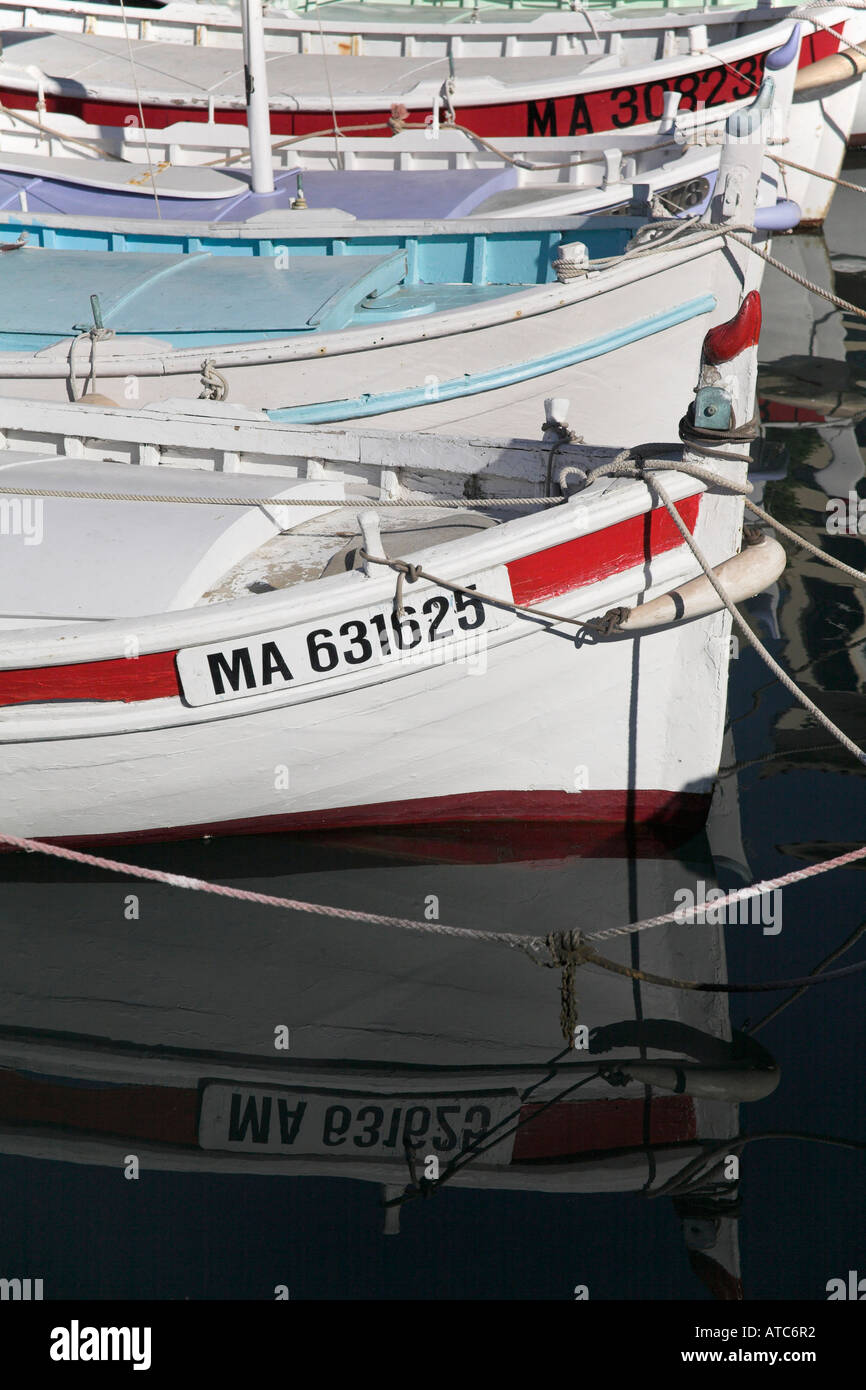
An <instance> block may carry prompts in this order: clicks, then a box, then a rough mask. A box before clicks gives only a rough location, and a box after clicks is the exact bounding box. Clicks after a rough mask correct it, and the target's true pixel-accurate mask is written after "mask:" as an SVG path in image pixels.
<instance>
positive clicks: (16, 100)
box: [0, 34, 838, 139]
mask: <svg viewBox="0 0 866 1390" xmlns="http://www.w3.org/2000/svg"><path fill="white" fill-rule="evenodd" d="M816 37H822V36H816ZM823 37H826V39H827V40H828V41H829V42H830V44H833V43H834V40H833V39H832V38H831V36H830V35H829V34H827V35H826V36H823ZM835 44H836V47H837V48H838V39H837V40H835ZM819 47H821V56H822V57H824V56H826V53H827V52H834V51H835V49H832V48H831V49H826V48H825V47H824V46H821V45H819ZM766 56H767V55H766V54H765V53H757V54H753V55H752V56H750V57H748V58H740V59H738V60H737V62H736V63H733V64H731V65H730V66H720V65H718V64H717V65H714V66H710V67H706V68H702V69H699V70H696V71H694V72H690V73H683V74H682V75H680V76H679V77H675V78H667V79H658V80H655V81H652V82H642V83H639V84H637V85H636V86H630V85H622V84H619V85H617V86H614V87H610V88H608V89H607V90H606V91H601V92H579V91H578V92H570V93H567V94H565V95H563V96H559V97H550V98H543V99H541V100H539V101H532V100H526V99H522V100H518V101H508V102H499V103H491V104H489V105H484V106H464V105H460V106H459V107H458V111H457V117H458V120H459V121H460V124H461V125H466V126H469V127H470V128H471V129H472V130H473V131H474V132H475V133H476V134H477V135H500V136H509V135H511V136H516V137H519V138H521V139H522V138H524V137H526V136H532V135H551V136H557V135H587V134H594V133H597V132H599V131H608V130H609V131H616V130H628V129H630V128H632V127H634V126H640V125H644V124H647V123H649V122H654V121H659V120H661V118H662V108H663V102H664V96H665V93H666V92H669V91H676V92H680V93H681V97H682V100H681V103H680V110H681V111H694V110H699V109H700V110H702V109H704V108H706V107H709V108H712V107H714V106H724V105H726V104H727V103H729V102H732V101H743V100H746V99H747V98H749V97H752V96H754V94H755V92H756V91H757V89H758V87H759V86H760V84H761V79H762V77H763V72H764V63H765V61H766ZM808 61H809V62H814V61H815V59H814V58H810V59H809V60H808ZM801 65H803V64H802V63H801ZM0 100H2V102H3V105H4V106H6V107H7V108H10V109H12V110H15V109H16V108H17V109H19V110H26V111H33V110H35V109H36V100H37V98H36V94H35V93H30V92H20V91H16V90H15V89H14V88H9V87H0ZM404 104H406V105H407V106H408V107H409V109H410V115H411V114H412V98H411V97H408V98H407V99H406V101H405V103H404ZM45 107H46V110H47V111H49V112H59V113H62V114H64V115H69V116H78V117H79V118H80V119H81V120H83V121H87V122H89V123H90V124H92V125H102V126H123V125H125V124H126V122H127V119H128V118H129V117H131V118H132V120H133V122H134V123H135V124H136V125H137V124H138V123H139V120H140V117H139V112H138V107H137V105H136V104H135V103H134V102H126V101H104V100H100V99H98V98H91V97H87V96H72V95H69V96H63V95H54V96H52V95H49V94H46V97H45ZM428 110H429V102H427V103H426V104H425V105H423V106H421V107H416V108H415V111H416V113H417V114H419V115H422V114H423V115H426V113H427V111H428ZM143 114H144V120H145V124H146V125H147V127H148V129H150V130H164V129H165V128H166V127H167V126H170V125H174V123H175V122H176V121H179V120H182V121H207V120H208V110H207V106H206V105H202V106H185V105H183V103H177V104H175V105H163V104H148V105H145V106H144V107H143ZM390 115H391V109H390V105H388V106H384V105H383V107H382V109H381V110H374V111H343V110H341V111H338V113H337V120H338V122H339V125H340V127H341V128H343V129H347V128H348V127H350V126H360V127H361V129H360V130H352V131H351V132H350V133H351V134H352V135H353V136H363V135H364V134H365V133H366V132H365V129H364V127H368V128H370V135H371V136H372V135H376V136H381V135H382V134H383V133H384V132H383V129H375V127H383V128H385V129H387V123H388V120H389V118H390ZM214 120H215V121H216V122H217V123H219V124H220V125H225V124H231V125H237V126H244V125H245V113H244V110H243V109H242V108H238V107H234V108H232V107H222V108H220V107H217V108H216V109H215V110H214ZM331 125H332V120H331V117H330V114H329V113H328V112H326V111H277V110H272V111H271V134H272V135H309V134H311V133H313V132H315V131H319V130H327V129H330V128H331Z"/></svg>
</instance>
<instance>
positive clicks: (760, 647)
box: [647, 475, 866, 766]
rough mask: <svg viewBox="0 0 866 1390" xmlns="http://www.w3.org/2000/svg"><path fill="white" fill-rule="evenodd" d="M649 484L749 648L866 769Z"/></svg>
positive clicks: (864, 756)
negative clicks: (771, 650)
mask: <svg viewBox="0 0 866 1390" xmlns="http://www.w3.org/2000/svg"><path fill="white" fill-rule="evenodd" d="M647 481H648V482H649V485H650V487H652V488H653V489H654V490H655V491H656V492H657V493H658V495H659V497H660V498H661V500H662V502H663V503H664V505H665V507H666V509H667V511H668V514H669V516H670V518H671V520H672V521H673V523H674V525H675V526H676V527H677V530H678V531H679V532H680V535H681V536H682V538H683V540H684V541H685V543H686V545H687V546H688V547H689V549H690V550H691V552H692V554H693V555H694V557H695V559H696V560H697V562H698V564H699V565H700V566H701V569H702V570H703V572H704V574H705V575H706V577H707V579H708V580H709V581H710V584H711V585H712V586H713V588H714V589H715V591H716V593H717V594H718V596H719V598H720V599H721V601H722V603H723V604H724V605H725V607H726V608H727V610H728V612H729V613H730V615H731V617H732V618H733V620H734V622H735V623H736V625H737V627H738V628H739V629H740V631H741V632H742V634H743V636H744V637H745V639H746V641H747V642H748V643H749V645H750V646H751V647H753V648H754V649H755V651H756V652H757V653H758V655H759V656H760V658H761V660H762V661H763V662H764V664H765V665H766V666H767V667H769V669H770V670H771V671H772V672H773V675H774V676H775V677H776V679H777V680H778V681H780V682H781V683H782V685H783V686H784V687H785V689H786V690H788V691H789V692H790V693H791V694H792V695H793V696H794V698H795V700H798V701H799V702H800V704H801V705H802V706H803V708H804V709H806V710H808V711H809V713H810V714H811V715H812V718H813V719H816V720H817V722H818V723H819V724H820V725H822V727H823V728H825V729H826V730H827V732H828V733H830V734H832V735H833V737H834V738H835V739H837V740H838V741H839V743H841V744H842V747H843V748H847V750H848V752H849V753H851V754H853V756H854V757H855V758H856V759H857V761H858V762H860V763H863V764H864V766H866V752H864V751H863V749H862V748H860V746H859V745H858V744H856V743H855V742H854V740H853V739H850V738H849V737H848V735H847V734H846V733H844V732H843V731H842V730H841V729H840V728H839V727H838V725H836V724H834V723H833V721H832V719H829V718H828V717H827V715H826V714H824V712H823V710H820V709H819V708H818V706H817V705H816V704H815V703H814V702H813V701H812V700H810V699H809V696H808V695H806V694H805V692H804V691H802V690H801V689H800V687H799V686H798V685H797V682H796V681H795V680H793V679H792V678H791V676H789V675H788V673H787V671H785V670H783V668H782V667H781V666H780V665H779V663H778V662H777V661H776V660H775V658H774V657H773V656H771V655H770V653H769V652H768V651H767V648H766V647H765V646H764V644H763V642H761V640H760V638H758V637H756V635H755V633H754V632H753V631H752V629H751V628H750V627H749V625H748V623H747V622H746V620H745V618H743V617H742V616H741V614H740V611H739V609H738V608H737V606H736V604H734V603H732V602H731V599H730V598H729V597H728V593H727V591H726V589H725V588H724V585H722V584H721V583H720V582H719V579H718V578H717V576H716V574H715V573H714V572H713V569H712V566H711V565H710V563H709V561H708V560H707V558H706V556H705V555H704V553H703V551H702V550H701V548H700V546H699V545H698V542H697V541H696V540H695V538H694V536H693V535H692V533H691V531H690V530H689V528H688V527H687V526H686V524H685V522H684V521H683V519H682V517H681V516H680V514H679V512H678V511H677V509H676V507H675V506H674V504H673V502H672V501H671V499H670V497H669V496H668V494H667V491H666V489H665V488H664V486H663V485H662V483H660V482H659V480H658V478H656V477H654V476H652V475H650V477H649V478H648V480H647Z"/></svg>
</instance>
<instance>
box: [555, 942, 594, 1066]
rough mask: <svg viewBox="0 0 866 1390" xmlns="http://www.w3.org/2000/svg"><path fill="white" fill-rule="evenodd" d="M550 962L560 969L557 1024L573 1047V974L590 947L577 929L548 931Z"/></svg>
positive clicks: (574, 1018)
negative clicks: (585, 943)
mask: <svg viewBox="0 0 866 1390" xmlns="http://www.w3.org/2000/svg"><path fill="white" fill-rule="evenodd" d="M547 949H548V951H549V953H550V964H551V965H552V966H553V967H555V968H556V969H559V970H561V971H562V978H561V980H560V985H559V1026H560V1028H561V1029H562V1037H563V1040H564V1042H566V1043H567V1044H568V1046H569V1047H570V1048H573V1047H574V1033H575V1029H576V1028H577V1023H578V1015H577V995H576V993H575V988H574V975H575V971H576V969H577V967H578V965H581V964H582V963H583V962H584V961H585V960H586V959H587V958H588V955H589V954H591V947H587V946H585V945H584V944H583V938H582V937H581V934H580V932H579V931H566V932H550V933H549V935H548V937H547Z"/></svg>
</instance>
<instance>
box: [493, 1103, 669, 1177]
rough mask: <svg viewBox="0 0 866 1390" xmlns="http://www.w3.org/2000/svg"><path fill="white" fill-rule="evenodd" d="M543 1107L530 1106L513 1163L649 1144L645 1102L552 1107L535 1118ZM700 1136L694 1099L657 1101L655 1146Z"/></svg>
mask: <svg viewBox="0 0 866 1390" xmlns="http://www.w3.org/2000/svg"><path fill="white" fill-rule="evenodd" d="M541 1109H542V1107H541V1105H524V1107H523V1109H522V1110H521V1112H520V1118H521V1120H523V1121H526V1120H528V1123H526V1124H524V1126H523V1128H522V1129H519V1130H518V1131H517V1133H516V1134H515V1136H514V1149H513V1152H512V1157H511V1161H512V1163H525V1162H527V1160H532V1159H534V1158H535V1159H538V1158H553V1157H563V1158H564V1157H567V1156H568V1155H569V1154H578V1153H587V1152H590V1151H591V1150H593V1149H631V1148H637V1147H639V1146H640V1145H641V1144H643V1143H644V1142H645V1139H644V1118H645V1115H646V1108H645V1106H644V1102H643V1100H584V1101H577V1102H573V1103H572V1104H567V1103H566V1102H563V1103H561V1104H559V1105H552V1106H551V1107H550V1109H549V1110H545V1111H544V1112H543V1113H542V1114H540V1115H539V1116H538V1119H532V1118H531V1116H532V1115H533V1114H534V1113H535V1112H536V1111H539V1110H541ZM696 1134H697V1121H696V1119H695V1107H694V1102H693V1101H692V1098H691V1096H654V1097H653V1099H652V1102H651V1104H650V1107H649V1141H650V1143H651V1144H678V1143H683V1142H687V1141H688V1140H690V1139H694V1138H695V1136H696Z"/></svg>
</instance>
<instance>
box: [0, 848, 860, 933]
mask: <svg viewBox="0 0 866 1390" xmlns="http://www.w3.org/2000/svg"><path fill="white" fill-rule="evenodd" d="M0 844H5V845H8V846H9V847H10V849H17V850H23V851H25V853H28V854H46V855H48V856H50V857H51V858H54V859H65V860H68V861H69V862H70V863H73V864H84V865H87V866H88V867H89V868H94V869H103V870H105V871H106V872H107V873H114V874H124V875H127V876H128V877H130V878H139V879H145V880H147V881H148V882H151V883H162V884H165V885H166V886H167V887H169V888H183V889H186V890H188V891H192V892H199V893H212V894H215V895H216V896H217V897H222V898H233V899H235V900H236V901H239V902H248V903H257V904H259V905H260V906H262V907H276V908H281V909H283V910H284V911H289V912H306V913H310V914H312V915H313V916H316V917H333V918H335V919H336V920H338V921H349V922H364V923H367V924H368V925H370V926H382V927H397V928H399V929H401V930H403V931H412V932H426V933H428V934H429V935H432V936H450V937H463V938H464V939H465V940H468V941H478V942H480V943H484V944H487V945H494V946H496V945H499V946H507V947H509V948H510V949H518V950H521V951H526V952H527V953H529V954H531V953H532V952H534V951H541V952H544V951H548V950H549V934H548V935H547V936H520V935H518V934H517V933H516V932H496V931H479V930H477V929H476V928H474V927H453V926H449V925H448V924H447V923H444V922H427V921H420V920H418V919H416V918H413V917H386V916H384V915H383V914H381V913H378V912H360V911H357V910H355V909H353V908H346V907H331V906H328V905H326V904H323V903H310V902H304V901H300V900H298V899H295V898H282V897H278V896H276V895H275V894H271V893H256V892H254V891H253V890H252V889H249V888H232V887H230V886H229V885H228V884H224V883H211V882H209V881H208V880H207V879H201V878H189V877H187V876H186V875H185V874H172V873H167V872H166V871H165V870H163V869H148V868H145V867H144V866H143V865H140V864H127V863H124V862H123V861H121V860H117V859H106V858H104V857H103V856H101V855H95V854H86V853H84V852H83V851H82V850H75V849H69V848H68V846H66V845H53V844H50V843H48V842H47V841H45V840H33V839H30V838H27V837H25V836H22V835H11V834H7V833H3V832H2V831H0ZM861 859H866V845H863V846H861V847H860V848H858V849H854V850H849V851H848V853H847V854H840V855H838V856H837V857H836V858H835V859H825V860H823V861H822V862H821V863H820V864H809V865H807V866H806V867H805V868H803V869H792V870H791V872H790V873H787V874H782V875H781V876H780V877H779V878H774V879H765V880H763V881H762V882H761V883H754V884H752V885H751V886H750V887H748V888H737V889H735V890H734V891H732V892H730V893H726V894H725V896H724V897H722V898H715V899H713V900H712V901H710V900H707V901H704V902H701V903H696V904H695V906H694V907H685V906H680V907H677V908H675V909H674V910H673V911H672V912H666V913H663V914H662V915H661V916H658V917H646V918H644V919H643V920H641V921H640V922H629V923H628V924H627V925H626V926H622V927H608V928H606V929H605V930H603V931H597V932H590V933H589V934H588V935H586V936H585V937H584V939H585V940H586V941H605V940H607V939H609V938H611V937H615V936H629V935H632V934H634V933H635V932H641V931H647V930H649V929H650V928H652V927H660V926H666V925H672V924H674V923H676V924H678V925H680V924H682V923H683V922H684V920H685V919H686V918H688V917H693V916H695V915H696V914H697V913H701V912H704V911H706V910H707V909H710V908H712V909H713V911H714V912H716V911H718V910H719V909H721V908H723V907H727V906H728V905H729V904H730V903H735V902H740V901H741V900H742V899H745V898H754V897H759V896H760V895H761V894H763V893H771V892H773V891H775V889H777V888H787V887H788V886H789V885H790V884H793V883H802V882H804V881H805V880H806V879H810V878H817V877H818V876H819V875H820V874H826V873H830V872H831V871H832V870H834V869H842V868H847V867H848V866H850V865H851V864H855V863H857V862H858V861H859V860H861Z"/></svg>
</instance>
